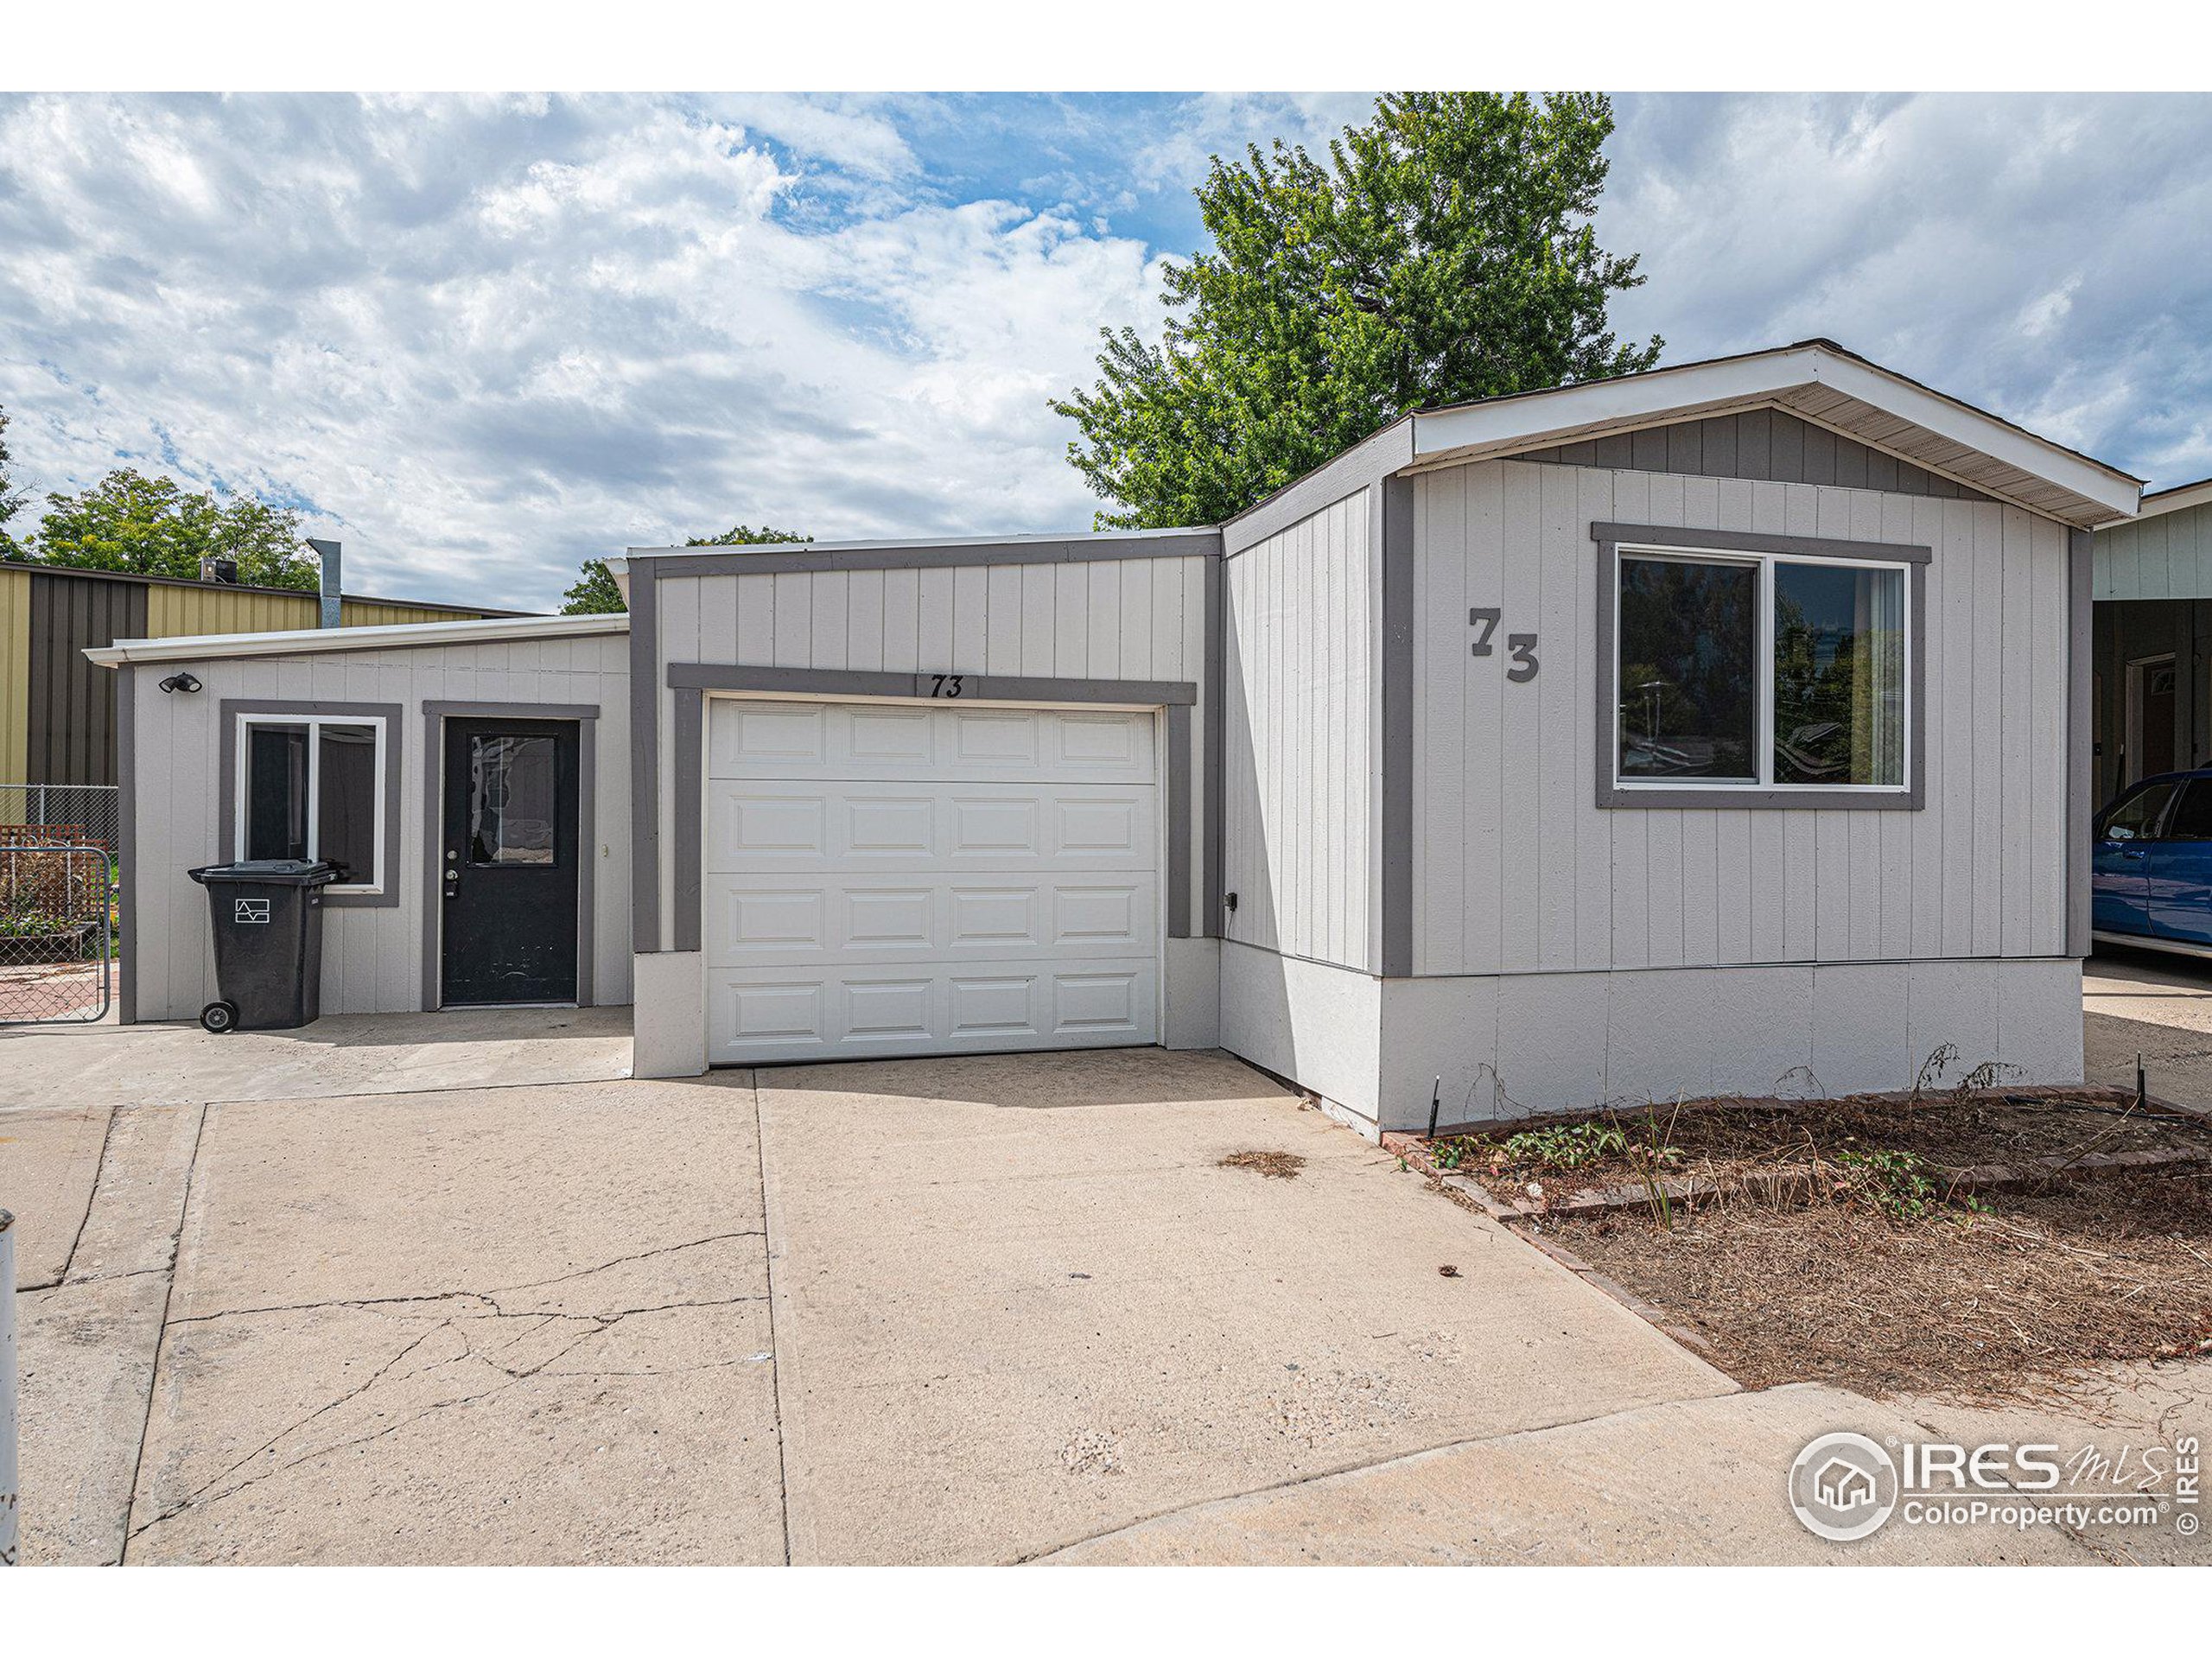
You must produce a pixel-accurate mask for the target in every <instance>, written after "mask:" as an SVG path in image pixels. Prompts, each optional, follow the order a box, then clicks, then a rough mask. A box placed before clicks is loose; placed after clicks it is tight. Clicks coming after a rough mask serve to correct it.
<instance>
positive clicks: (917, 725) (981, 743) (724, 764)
mask: <svg viewBox="0 0 2212 1659" xmlns="http://www.w3.org/2000/svg"><path fill="white" fill-rule="evenodd" d="M1154 726H1155V721H1154V716H1153V715H1151V714H1150V713H1148V712H1142V711H1135V710H1128V709H1015V708H1006V707H990V706H978V707H974V708H953V707H950V706H944V705H939V706H937V707H931V708H912V707H901V706H899V705H896V704H892V703H785V702H757V701H753V700H751V699H747V698H718V699H716V700H715V716H714V720H713V722H712V729H711V730H710V731H709V734H708V744H707V776H708V777H709V779H739V778H743V779H843V780H847V781H854V782H860V781H876V782H885V783H890V782H912V783H963V782H965V783H988V782H1025V781H1026V782H1037V781H1040V780H1043V779H1083V780H1084V781H1086V782H1094V783H1127V784H1148V783H1150V782H1152V781H1153V778H1154V772H1155V766H1154V741H1155V734H1154Z"/></svg>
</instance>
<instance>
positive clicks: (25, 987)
mask: <svg viewBox="0 0 2212 1659" xmlns="http://www.w3.org/2000/svg"><path fill="white" fill-rule="evenodd" d="M118 811H119V800H118V791H117V790H116V789H115V788H114V786H112V785H86V784H0V1025H24V1024H32V1023H37V1022H41V1021H68V1020H82V1021H91V1020H99V1019H100V1018H102V1017H104V1016H105V1014H106V1013H107V1011H108V1006H109V1003H110V1001H111V1000H112V996H113V992H114V984H115V894H116V882H117V855H118V848H119V846H120V836H118Z"/></svg>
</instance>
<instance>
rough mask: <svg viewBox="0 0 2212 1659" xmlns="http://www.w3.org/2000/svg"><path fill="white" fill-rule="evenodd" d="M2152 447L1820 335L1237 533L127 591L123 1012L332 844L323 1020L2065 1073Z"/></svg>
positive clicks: (802, 1046)
mask: <svg viewBox="0 0 2212 1659" xmlns="http://www.w3.org/2000/svg"><path fill="white" fill-rule="evenodd" d="M2139 491H2140V484H2139V480H2135V479H2133V478H2131V477H2129V476H2127V475H2126V474H2123V473H2120V472H2118V471H2116V470H2114V469H2113V468H2112V467H2107V466H2105V465H2103V464H2101V463H2100V462H2098V461H2093V460H2090V459H2088V457H2086V456H2083V455H2081V454H2076V453H2075V452H2073V451H2071V450H2069V449H2067V448H2063V446H2061V445H2059V444H2056V443H2055V442H2050V441H2049V440H2046V439H2044V438H2040V437H2037V436H2036V435H2034V434H2032V433H2030V432H2027V431H2024V430H2023V429H2020V428H2018V427H2017V426H2014V425H2012V423H2009V422H2006V421H2004V420H2001V419H1999V418H1998V417H1997V416H1993V415H1990V414H1987V413H1985V412H1983V411H1982V410H1978V409H1974V408H1973V407H1971V406H1969V405H1967V404H1963V403H1961V402H1960V401H1958V400H1957V399H1955V398H1952V397H1945V396H1944V395H1942V394H1941V393H1939V392H1936V391H1931V390H1929V389H1928V388H1927V387H1924V386H1922V385H1917V384H1916V383H1914V382H1913V381H1911V380H1909V379H1907V378H1904V377H1903V376H1900V375H1897V374H1895V373H1892V372H1889V371H1886V370H1885V369H1882V368H1880V367H1879V366H1878V365H1874V364H1872V363H1870V362H1868V361H1866V359H1862V358H1859V357H1857V356H1855V355H1853V353H1849V352H1847V351H1845V350H1843V349H1842V348H1841V347H1840V346H1835V345H1834V344H1832V343H1830V342H1827V341H1824V340H1808V341H1804V342H1802V343H1799V344H1796V345H1793V346H1784V347H1781V348H1778V349H1775V350H1770V351H1764V352H1757V353H1748V354H1745V355H1743V356H1738V357H1732V358H1726V359H1717V360H1713V361H1709V362H1703V363H1695V364H1689V365H1682V366H1680V367H1675V368H1669V369H1661V370H1655V371H1652V372H1647V373H1643V374H1638V375H1634V376H1629V377H1624V378H1618V379H1612V380H1605V381H1596V382H1591V383H1586V384H1583V385H1573V386H1567V387H1562V388H1559V389H1556V390H1552V391H1539V392H1532V393H1525V394H1522V395H1519V396H1516V397H1499V398H1494V399H1491V400H1488V401H1485V402H1482V403H1477V404H1466V405H1463V406H1459V407H1455V408H1449V409H1440V410H1433V411H1425V412H1422V413H1419V414H1414V415H1410V416H1406V417H1404V418H1402V419H1401V420H1398V421H1396V422H1394V423H1392V424H1390V425H1389V426H1388V427H1387V428H1385V429H1383V430H1382V431H1379V432H1377V433H1376V434H1375V435H1373V436H1371V437H1370V438H1369V439H1367V440H1366V441H1365V442H1362V443H1360V444H1358V445H1357V446H1356V447H1354V448H1351V450H1349V451H1347V452H1346V453H1345V454H1342V455H1340V456H1338V457H1337V458H1336V459H1335V460H1333V461H1330V462H1329V463H1327V464H1326V465H1325V466H1323V467H1319V468H1318V469H1316V470H1315V471H1313V472H1312V473H1310V474H1306V476H1305V477H1303V478H1301V479H1300V480H1297V481H1296V482H1294V483H1293V484H1291V485H1289V486H1287V487H1285V488H1284V489H1282V490H1281V491H1279V492H1277V493H1275V494H1274V495H1273V496H1271V497H1269V498H1268V499H1266V500H1264V501H1262V502H1260V503H1259V504H1258V505H1255V506H1254V507H1252V508H1251V509H1250V510H1249V512H1245V513H1243V514H1242V515H1240V516H1239V517H1238V518H1235V519H1233V520H1231V521H1230V522H1229V523H1228V524H1222V525H1218V526H1206V527H1200V528H1192V529H1184V530H1167V531H1118V532H1100V533H1094V534H1086V535H1072V536H1064V537H997V538H978V539H963V540H933V541H927V542H874V543H815V544H811V545H806V546H780V547H767V548H728V547H714V548H658V549H649V550H633V551H632V552H631V554H630V555H629V556H628V557H627V558H626V559H624V560H617V561H613V562H611V564H612V568H613V569H614V570H615V572H616V575H617V576H618V578H619V579H620V581H621V582H623V583H624V584H625V587H626V593H627V595H628V599H629V603H630V613H629V614H628V615H627V616H626V617H623V616H613V617H572V618H548V619H531V620H511V621H503V620H493V621H483V622H466V623H457V624H432V625H429V626H404V627H392V628H381V629H378V628H364V629H358V630H353V631H349V632H346V633H345V634H342V635H333V634H319V635H318V634H292V635H264V636H262V637H259V638H255V639H169V640H162V641H155V642H125V643H123V644H119V645H117V646H115V647H114V648H112V649H111V650H108V651H105V652H93V653H92V656H93V657H94V658H95V659H96V660H98V661H100V662H102V663H105V664H108V665H110V666H112V667H114V668H116V669H118V671H121V673H122V675H123V677H124V691H123V696H122V707H123V708H124V709H125V710H126V711H127V713H126V715H125V719H124V732H125V774H126V779H127V784H126V788H127V790H128V791H129V793H130V798H131V807H132V810H131V815H130V823H131V826H132V827H131V834H132V836H133V837H134V849H133V856H132V857H131V858H130V860H129V861H127V863H126V866H125V868H126V870H127V871H128V872H129V877H128V879H129V891H128V893H127V894H126V921H125V927H126V930H127V938H126V943H125V945H124V992H123V1004H124V1018H125V1019H126V1020H134V1019H135V1020H182V1019H189V1018H191V1017H192V1016H193V1015H194V1014H196V1013H197V1012H198V1010H199V1008H200V1005H201V1004H202V1003H203V1002H205V1001H207V1000H209V999H210V998H211V997H213V995H214V989H215V987H214V981H213V973H212V969H211V965H210V958H209V951H208V943H207V938H208V927H207V914H206V899H205V896H204V895H203V894H202V893H200V890H199V889H197V888H196V887H193V886H192V885H191V884H190V883H189V882H188V880H186V878H185V876H184V874H183V873H184V871H185V869H186V868H187V867H188V866H191V865H194V864H199V863H204V862H206V861H209V860H212V859H214V858H217V857H221V856H229V855H242V854H252V853H260V852H263V851H265V850H273V849H279V848H287V847H289V848H297V849H304V850H307V851H308V852H313V853H318V854H321V855H324V856H336V857H339V858H340V859H341V860H342V861H345V862H346V864H347V866H348V868H349V871H350V872H351V873H352V875H353V879H352V880H349V881H348V882H347V883H346V885H345V886H344V887H340V888H338V889H334V891H333V893H332V896H331V899H330V901H329V902H330V904H331V905H332V906H333V907H334V910H333V913H332V914H331V915H330V916H329V917H328V918H327V931H326V934H325V960H324V982H323V987H324V988H323V1002H322V1006H323V1008H324V1010H325V1011H326V1012H345V1011H370V1010H391V1009H403V1008H436V1007H448V1006H453V1005H455V1004H461V1003H481V1002H499V1001H550V1002H565V1001H577V1002H594V1001H597V1002H634V1003H635V1006H636V1014H635V1039H634V1040H635V1049H634V1053H635V1062H634V1064H635V1070H636V1071H637V1072H638V1073H639V1075H644V1076H674V1075H684V1074H691V1073H696V1072H699V1071H702V1070H703V1069H705V1068H707V1067H709V1066H712V1065H753V1064H770V1063H773V1064H782V1063H787V1062H793V1061H805V1060H816V1059H848V1058H860V1057H871V1056H893V1055H911V1054H924V1053H944V1052H981V1051H993V1050H1013V1049H1062V1048H1072V1047H1082V1046H1104V1045H1117V1044H1119V1045H1126V1044H1151V1043H1160V1044H1165V1045H1166V1046H1170V1047H1206V1046H1216V1045H1218V1046H1221V1047H1224V1048H1225V1049H1228V1050H1230V1051H1231V1052H1235V1053H1236V1054H1239V1055H1242V1056H1243V1057H1245V1058H1248V1059H1249V1060H1251V1061H1253V1062H1255V1064H1257V1065H1261V1066H1263V1067H1265V1068H1267V1069H1268V1070H1269V1071H1274V1072H1276V1073H1278V1074H1280V1075H1281V1076H1283V1077H1287V1078H1290V1079H1292V1080H1294V1081H1295V1082H1296V1083H1298V1084H1301V1085H1304V1086H1305V1087H1306V1088H1309V1089H1311V1090H1313V1091H1314V1092H1315V1093H1316V1094H1318V1095H1319V1096H1321V1097H1322V1098H1323V1100H1324V1101H1325V1103H1327V1105H1328V1106H1329V1108H1330V1109H1332V1110H1333V1111H1335V1112H1337V1113H1338V1114H1339V1115H1341V1116H1343V1117H1344V1118H1345V1119H1346V1120H1347V1121H1349V1122H1353V1123H1354V1124H1356V1125H1357V1126H1358V1127H1360V1128H1363V1129H1364V1130H1366V1131H1368V1132H1370V1133H1372V1132H1373V1131H1375V1130H1376V1128H1397V1127H1407V1126H1413V1125H1418V1124H1421V1123H1425V1122H1427V1119H1428V1116H1429V1113H1430V1110H1431V1105H1432V1100H1434V1101H1435V1102H1436V1103H1437V1105H1438V1108H1439V1110H1440V1116H1441V1117H1442V1118H1443V1120H1444V1121H1446V1122H1453V1121H1459V1120H1469V1119H1476V1118H1481V1117H1485V1116H1493V1115H1503V1114H1513V1113H1518V1112H1524V1111H1535V1110H1544V1109H1571V1108H1575V1107H1584V1106H1589V1105H1592V1104H1595V1103H1599V1102H1603V1101H1606V1100H1609V1099H1619V1098H1622V1097H1628V1098H1633V1099H1642V1098H1645V1097H1652V1098H1660V1099H1666V1098H1672V1097H1674V1096H1676V1095H1687V1096H1698V1095H1702V1094H1707V1093H1718V1092H1752V1093H1770V1092H1773V1091H1775V1090H1777V1089H1783V1090H1792V1091H1795V1092H1827V1093H1836V1092H1841V1091H1845V1090H1859V1089H1867V1088H1894V1087H1903V1086H1905V1085H1907V1084H1910V1083H1911V1082H1912V1080H1913V1078H1914V1077H1915V1075H1916V1072H1917V1071H1918V1070H1919V1069H1920V1067H1921V1065H1922V1064H1923V1061H1925V1060H1926V1059H1927V1058H1929V1055H1930V1054H1931V1053H1933V1052H1935V1051H1936V1050H1937V1049H1938V1048H1939V1047H1940V1046H1942V1045H1945V1044H1949V1045H1953V1046H1955V1048H1956V1049H1957V1051H1958V1052H1959V1053H1960V1054H1961V1057H1962V1058H1963V1063H1965V1064H1973V1063H1974V1062H1978V1061H1981V1060H1986V1059H1995V1060H1999V1061H2002V1062H2004V1063H2005V1064H2007V1065H2012V1066H2016V1067H2018V1069H2019V1071H2020V1073H2021V1074H2022V1075H2023V1076H2024V1077H2031V1078H2036V1079H2043V1080H2070V1079H2076V1078H2078V1077H2080V1075H2081V1068H2082V1050H2081V1030H2082V1026H2081V1017H2080V1014H2081V1001H2080V998H2081V963H2080V958H2081V957H2082V955H2083V954H2084V953H2085V952H2086V950H2087V949H2088V911H2087V900H2088V885H2087V879H2086V873H2087V865H2086V860H2087V854H2088V816H2089V811H2090V778H2089V772H2088V760H2089V745H2088V741H2087V733H2088V723H2089V706H2090V702H2089V699H2090V677H2089V651H2088V634H2089V582H2090V532H2091V530H2092V529H2093V527H2094V526H2096V525H2098V524H2104V523H2107V522H2108V521H2111V520H2113V519H2117V518H2124V517H2126V515H2128V514H2130V513H2132V512H2133V511H2134V510H2135V507H2136V505H2137V500H2138V497H2139ZM180 669H188V670H189V671H190V673H191V674H192V675H193V676H194V677H195V679H196V681H197V683H198V684H199V686H200V689H199V690H197V691H194V692H184V691H181V690H165V689H163V687H164V682H165V680H172V679H173V677H174V675H175V671H178V670H180Z"/></svg>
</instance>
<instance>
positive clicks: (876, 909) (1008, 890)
mask: <svg viewBox="0 0 2212 1659" xmlns="http://www.w3.org/2000/svg"><path fill="white" fill-rule="evenodd" d="M706 903H707V914H706V926H705V929H704V938H703V944H704V945H705V947H706V952H707V960H708V963H709V965H710V966H715V967H734V966H741V965H745V964H747V963H764V962H785V963H821V962H826V961H830V960H833V959H838V958H842V959H844V960H847V961H849V962H854V963H863V962H897V961H914V960H918V959H921V958H925V957H945V958H948V959H950V960H955V961H974V960H980V959H982V958H986V957H1007V958H1027V957H1037V956H1051V957H1060V958H1071V957H1072V958H1081V957H1092V956H1109V957H1126V956H1135V955H1144V956H1153V955H1156V954H1157V952H1158V950H1159V941H1160V880H1159V878H1158V877H1157V876H1155V875H1154V874H1151V873H1149V872H1145V873H1141V874H1118V873H1116V872H1110V871H1109V872H1104V873H1099V874H1054V875H1053V876H1052V878H1051V879H1049V880H1038V879H1035V878H1033V877H1026V876H1020V875H1014V876H1007V877H1005V878H1002V879H995V880H980V881H979V880H967V879H965V878H961V877H951V876H937V877H927V878H917V879H914V880H874V881H872V880H863V879H861V878H857V877H855V878H849V879H830V880H822V879H818V878H816V877H812V876H785V875H774V874H766V875H759V876H748V877H735V876H733V877H728V878H726V879H725V880H721V881H720V882H716V883H714V884H710V886H709V891H708V893H707V899H706Z"/></svg>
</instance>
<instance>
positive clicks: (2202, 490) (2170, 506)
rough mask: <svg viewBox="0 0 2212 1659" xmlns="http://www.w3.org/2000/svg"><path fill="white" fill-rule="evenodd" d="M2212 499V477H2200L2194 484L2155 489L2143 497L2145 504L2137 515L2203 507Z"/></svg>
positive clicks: (2142, 516)
mask: <svg viewBox="0 0 2212 1659" xmlns="http://www.w3.org/2000/svg"><path fill="white" fill-rule="evenodd" d="M2208 501H2212V478H2200V479H2198V480H2196V483H2194V484H2177V485H2175V486H2173V487H2172V488H2171V489H2170V490H2153V491H2152V492H2151V493H2150V494H2148V495H2146V496H2145V497H2144V498H2143V506H2142V509H2141V511H2140V512H2138V513H2137V514H2136V515H2135V516H2136V517H2137V518H2157V517H2158V515H2159V514H2160V513H2162V512H2181V511H2183V509H2184V508H2187V507H2201V506H2202V505H2205V503H2207V502H2208Z"/></svg>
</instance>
